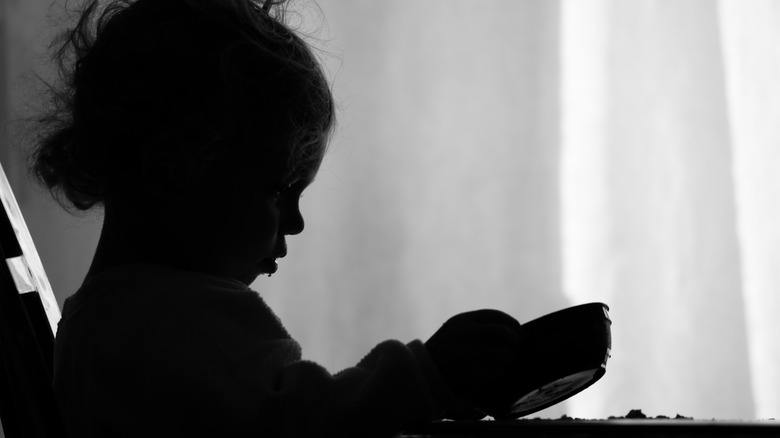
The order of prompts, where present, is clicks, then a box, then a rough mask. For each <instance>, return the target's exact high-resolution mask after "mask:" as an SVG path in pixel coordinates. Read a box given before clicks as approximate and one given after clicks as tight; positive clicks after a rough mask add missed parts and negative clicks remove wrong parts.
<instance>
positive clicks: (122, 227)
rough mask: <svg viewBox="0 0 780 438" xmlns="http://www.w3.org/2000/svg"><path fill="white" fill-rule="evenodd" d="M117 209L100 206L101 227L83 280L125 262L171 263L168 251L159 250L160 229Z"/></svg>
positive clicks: (160, 246) (161, 247) (109, 206)
mask: <svg viewBox="0 0 780 438" xmlns="http://www.w3.org/2000/svg"><path fill="white" fill-rule="evenodd" d="M117 210H121V209H120V208H117V207H115V206H111V205H107V206H106V207H105V209H104V216H103V228H102V230H101V232H100V238H99V240H98V244H97V248H96V249H95V255H94V257H93V259H92V263H91V265H90V267H89V270H88V271H87V275H86V279H85V281H86V280H89V279H90V278H92V277H94V276H95V275H97V274H99V273H101V272H103V271H106V270H108V269H111V268H114V267H117V266H121V265H126V264H132V263H157V264H167V265H171V264H172V263H170V261H171V260H172V259H173V258H172V257H171V255H170V254H167V253H166V252H163V251H161V250H162V249H163V248H164V247H165V246H164V245H161V244H160V243H161V238H160V236H161V232H160V230H156V229H155V226H154V224H149V223H147V222H146V221H143V220H140V219H139V218H137V217H136V216H135V215H132V214H127V212H122V211H117Z"/></svg>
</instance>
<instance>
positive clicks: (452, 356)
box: [425, 310, 530, 415]
mask: <svg viewBox="0 0 780 438" xmlns="http://www.w3.org/2000/svg"><path fill="white" fill-rule="evenodd" d="M526 339H527V335H526V334H525V331H524V330H523V327H522V326H521V325H520V323H519V322H517V320H515V319H514V318H512V317H511V316H509V315H507V314H506V313H503V312H500V311H498V310H477V311H473V312H467V313H461V314H459V315H456V316H454V317H452V318H450V319H449V320H448V321H447V322H446V323H444V325H443V326H442V327H441V328H440V329H439V330H438V331H437V332H436V333H434V335H433V336H431V338H430V339H429V340H428V342H426V343H425V346H426V348H427V349H428V353H429V354H430V356H431V358H432V359H433V361H434V363H436V365H437V367H438V368H439V371H440V372H441V374H442V376H444V380H445V381H446V382H447V384H448V385H449V386H450V388H451V389H452V390H453V392H454V393H455V394H456V395H457V396H458V397H460V398H462V399H464V400H465V401H468V402H470V403H472V404H474V405H475V406H476V407H477V408H478V409H480V410H481V411H483V412H484V413H486V414H491V415H493V414H494V413H495V411H496V410H497V409H503V408H509V407H510V406H500V405H501V404H502V403H506V402H505V401H504V400H506V399H507V398H511V397H512V396H516V394H506V385H502V379H503V378H505V376H507V375H509V374H508V373H512V374H514V373H521V372H523V369H524V368H526V367H527V365H525V364H526V363H527V362H528V361H530V358H529V357H528V353H526V351H527V350H528V347H527V343H526ZM510 403H511V402H510Z"/></svg>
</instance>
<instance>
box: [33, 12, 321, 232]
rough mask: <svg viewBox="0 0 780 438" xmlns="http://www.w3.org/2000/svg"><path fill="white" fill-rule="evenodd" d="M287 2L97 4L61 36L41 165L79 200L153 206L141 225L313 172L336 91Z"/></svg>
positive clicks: (78, 203)
mask: <svg viewBox="0 0 780 438" xmlns="http://www.w3.org/2000/svg"><path fill="white" fill-rule="evenodd" d="M280 3H283V2H280V1H271V0H267V1H266V2H265V3H262V2H256V1H253V0H135V1H131V0H110V1H107V2H103V1H99V0H89V1H88V2H87V3H86V5H84V7H83V9H82V10H81V11H80V12H79V20H78V22H77V24H76V25H75V26H74V27H73V28H72V29H69V30H68V31H66V32H65V33H63V34H62V35H61V36H60V38H59V39H58V40H56V41H55V44H56V46H55V49H56V52H55V55H56V56H55V60H56V61H57V63H58V65H59V67H60V78H61V80H60V82H59V83H57V84H55V85H54V86H53V87H51V88H50V97H51V103H52V106H51V110H50V111H49V112H48V113H46V114H45V115H44V116H43V117H41V118H40V120H39V127H40V128H41V129H40V131H39V132H40V133H41V135H40V136H39V138H38V141H37V142H36V149H35V151H34V153H33V155H32V157H33V163H32V165H33V171H34V173H35V174H36V175H37V176H38V177H39V179H40V180H41V181H42V182H43V183H44V184H45V185H46V186H48V187H49V188H50V189H51V190H52V191H53V192H54V193H55V194H58V195H60V196H59V199H60V200H61V201H64V203H66V204H67V203H70V204H71V205H72V206H75V207H76V208H77V209H80V210H88V209H90V208H92V207H93V206H96V205H97V206H103V207H105V209H106V214H107V215H108V214H109V213H110V212H109V210H110V209H112V208H114V207H113V206H117V208H116V210H117V211H124V212H134V213H133V214H137V215H139V216H141V217H143V216H144V214H145V213H143V212H151V213H148V215H147V216H145V219H144V218H142V219H141V220H142V221H143V220H147V221H148V220H149V218H150V217H153V216H154V215H158V214H159V212H161V211H167V210H166V209H170V205H171V204H176V203H179V204H181V203H182V200H183V199H184V200H190V201H191V202H190V205H191V204H192V203H194V202H201V205H203V206H205V207H203V208H204V210H208V208H209V207H208V206H212V210H214V209H216V210H219V209H220V208H221V203H223V202H229V201H227V198H226V196H227V194H228V193H230V194H232V195H235V194H236V193H238V194H240V195H236V196H239V197H243V198H242V199H232V198H235V197H236V196H232V198H231V199H232V201H230V202H234V203H235V202H242V201H245V200H246V199H245V198H246V197H247V196H249V195H250V194H251V190H254V189H256V188H258V187H262V186H263V184H265V185H269V184H271V185H274V186H278V185H282V186H284V185H286V181H288V180H294V179H296V178H303V179H307V178H308V179H310V178H313V175H314V173H316V171H317V169H318V167H319V164H320V162H321V160H322V157H323V154H324V152H325V147H326V144H327V141H328V135H329V133H330V131H331V129H332V126H333V124H334V103H333V97H332V95H331V91H330V87H329V85H328V82H327V80H326V78H325V75H324V73H323V70H322V67H321V66H320V64H319V62H318V60H317V59H316V57H315V56H314V55H313V53H312V51H311V50H310V48H309V47H308V45H307V44H306V43H305V42H304V41H303V40H302V39H301V38H300V37H299V36H297V35H296V34H295V33H294V31H293V30H291V29H290V28H289V27H288V26H287V25H285V23H284V5H283V4H280ZM248 187H251V189H249V190H248V189H247V188H248ZM296 203H297V200H296ZM185 204H186V202H185ZM226 209H227V210H229V209H230V206H226ZM222 225H224V224H223V223H221V224H220V226H222ZM204 226H205V225H204Z"/></svg>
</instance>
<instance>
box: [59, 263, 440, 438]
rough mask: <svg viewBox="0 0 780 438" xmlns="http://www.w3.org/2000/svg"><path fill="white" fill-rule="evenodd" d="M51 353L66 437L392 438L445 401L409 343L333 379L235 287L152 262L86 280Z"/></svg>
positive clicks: (259, 302)
mask: <svg viewBox="0 0 780 438" xmlns="http://www.w3.org/2000/svg"><path fill="white" fill-rule="evenodd" d="M54 361H55V365H54V366H55V375H54V389H55V394H56V396H57V399H58V403H59V405H60V407H61V409H62V413H63V416H64V418H65V423H66V427H67V429H68V431H69V435H70V436H72V437H96V436H99V437H153V436H166V437H170V436H208V437H223V436H230V437H239V436H240V437H243V436H247V437H249V436H252V437H261V436H262V437H282V436H289V437H310V436H361V437H363V436H393V435H395V434H397V433H399V432H401V431H402V430H403V429H404V428H406V427H408V426H411V425H415V424H418V423H422V422H426V421H430V420H434V419H436V418H439V417H440V416H441V414H442V412H443V410H444V409H445V408H446V407H447V405H448V404H449V403H451V402H452V401H453V400H452V398H451V396H450V394H449V390H448V389H447V387H446V385H445V384H444V382H443V380H442V378H441V376H440V375H439V373H438V370H436V368H435V366H434V364H433V362H432V361H431V359H430V357H429V356H428V354H427V352H426V351H425V347H424V345H423V344H422V343H421V342H420V341H412V342H410V343H408V344H403V343H401V342H398V341H386V342H383V343H381V344H379V345H377V346H376V347H375V348H374V349H373V350H372V351H371V352H369V353H368V354H367V355H366V356H365V358H364V359H363V360H361V361H360V362H359V363H358V364H357V365H356V366H354V367H352V368H347V369H345V370H343V371H341V372H339V373H336V374H331V373H329V372H328V371H327V370H326V369H324V368H323V367H321V366H320V365H317V364H316V363H313V362H310V361H305V360H302V359H301V349H300V346H299V344H298V343H297V342H296V341H295V340H294V339H292V338H291V336H290V335H289V334H288V332H287V331H286V330H285V328H284V327H283V326H282V324H281V322H280V321H279V319H278V318H277V317H276V316H275V315H274V313H273V312H272V311H271V309H270V308H269V307H268V306H267V305H266V303H265V302H264V301H263V299H262V298H261V297H260V296H259V294H257V293H256V292H255V291H253V290H251V289H250V288H248V287H247V286H245V285H244V284H242V283H240V282H238V281H234V280H231V279H227V278H220V277H214V276H209V275H204V274H199V273H193V272H186V271H181V270H175V269H172V268H168V267H163V266H157V265H141V264H139V265H126V266H121V267H117V268H113V269H111V270H108V271H105V272H103V273H100V274H99V275H97V276H95V277H93V278H91V279H90V280H88V281H87V282H85V284H84V285H83V286H82V287H81V288H80V289H79V290H78V291H77V292H76V293H75V294H74V295H73V296H71V297H70V298H68V299H67V300H66V302H65V305H64V308H63V315H62V319H61V321H60V323H59V327H58V333H57V338H56V341H55V359H54Z"/></svg>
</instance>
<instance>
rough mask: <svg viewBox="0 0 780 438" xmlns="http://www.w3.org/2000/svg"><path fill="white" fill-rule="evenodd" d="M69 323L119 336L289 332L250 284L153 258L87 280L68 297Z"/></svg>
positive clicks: (263, 335)
mask: <svg viewBox="0 0 780 438" xmlns="http://www.w3.org/2000/svg"><path fill="white" fill-rule="evenodd" d="M63 328H64V329H65V330H66V331H68V330H73V329H77V330H79V331H82V332H90V333H91V334H92V335H93V336H99V333H111V336H112V337H113V339H122V338H129V339H133V338H152V339H153V340H164V339H165V338H166V337H185V338H195V337H199V338H202V337H203V336H208V338H207V339H212V338H214V337H215V336H218V337H222V338H231V337H232V338H235V337H236V336H241V337H243V336H245V335H249V334H251V336H253V337H254V338H258V337H259V338H265V339H280V338H281V339H288V338H289V334H288V333H287V332H286V330H285V329H284V327H283V326H282V324H281V322H280V321H279V320H278V318H277V317H276V315H275V314H274V313H273V312H272V311H271V309H270V308H269V307H268V306H267V305H266V303H265V302H264V301H263V299H262V298H261V297H260V296H259V294H258V293H257V292H255V291H253V290H252V289H250V288H248V287H247V286H245V285H244V284H242V283H240V282H238V281H235V280H231V279H227V278H221V277H214V276H210V275H205V274H200V273H196V272H189V271H182V270H176V269H172V268H169V267H165V266H159V265H147V264H138V265H126V266H122V267H117V268H114V269H111V270H109V271H106V272H104V273H101V274H100V275H98V276H96V277H94V278H92V279H90V280H89V281H87V282H85V284H84V285H83V286H82V287H81V288H80V289H79V290H78V291H77V292H76V293H75V294H74V295H73V296H72V297H70V298H68V300H66V303H65V306H64V309H63V316H62V321H61V322H60V330H62V329H63ZM58 337H59V334H58Z"/></svg>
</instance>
